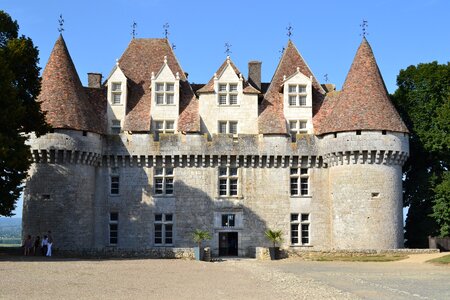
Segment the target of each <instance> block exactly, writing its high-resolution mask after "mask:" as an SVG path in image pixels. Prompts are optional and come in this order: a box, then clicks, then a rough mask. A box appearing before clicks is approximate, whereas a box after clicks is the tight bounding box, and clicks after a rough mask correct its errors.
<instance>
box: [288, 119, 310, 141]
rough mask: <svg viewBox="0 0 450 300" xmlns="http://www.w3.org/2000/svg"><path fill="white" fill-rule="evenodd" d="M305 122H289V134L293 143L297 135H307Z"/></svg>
mask: <svg viewBox="0 0 450 300" xmlns="http://www.w3.org/2000/svg"><path fill="white" fill-rule="evenodd" d="M306 124H307V122H306V121H305V120H291V121H289V134H290V135H291V139H292V141H293V142H295V141H296V140H297V134H299V133H308V129H306Z"/></svg>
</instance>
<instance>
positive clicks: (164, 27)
mask: <svg viewBox="0 0 450 300" xmlns="http://www.w3.org/2000/svg"><path fill="white" fill-rule="evenodd" d="M169 27H170V25H169V23H167V22H166V23H165V24H164V25H163V29H164V37H165V38H166V39H167V38H168V37H169V34H170V33H169Z"/></svg>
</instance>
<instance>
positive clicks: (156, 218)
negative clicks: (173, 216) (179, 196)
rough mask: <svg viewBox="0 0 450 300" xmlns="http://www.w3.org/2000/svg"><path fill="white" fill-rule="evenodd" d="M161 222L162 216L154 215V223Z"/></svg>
mask: <svg viewBox="0 0 450 300" xmlns="http://www.w3.org/2000/svg"><path fill="white" fill-rule="evenodd" d="M161 221H162V214H155V222H161Z"/></svg>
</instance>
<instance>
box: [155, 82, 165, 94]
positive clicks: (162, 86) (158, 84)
mask: <svg viewBox="0 0 450 300" xmlns="http://www.w3.org/2000/svg"><path fill="white" fill-rule="evenodd" d="M156 91H158V92H162V91H164V83H157V84H156Z"/></svg>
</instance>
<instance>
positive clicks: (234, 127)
mask: <svg viewBox="0 0 450 300" xmlns="http://www.w3.org/2000/svg"><path fill="white" fill-rule="evenodd" d="M219 133H223V134H226V133H228V134H237V133H238V122H236V121H219Z"/></svg>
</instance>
